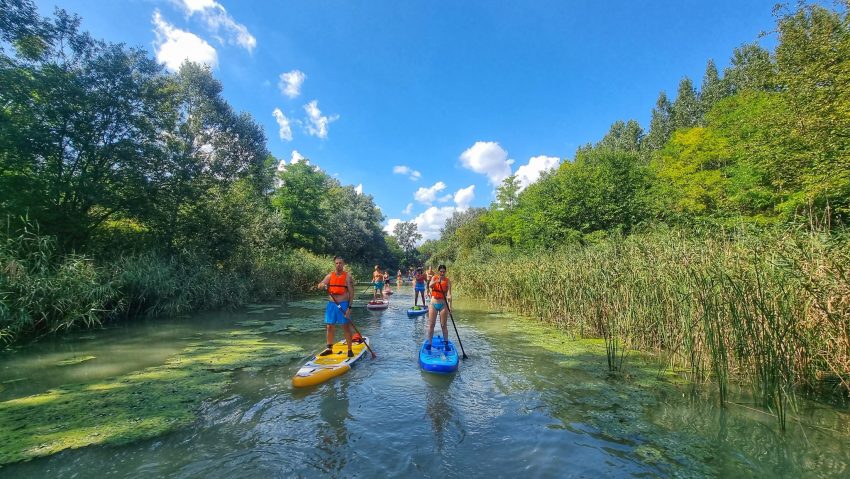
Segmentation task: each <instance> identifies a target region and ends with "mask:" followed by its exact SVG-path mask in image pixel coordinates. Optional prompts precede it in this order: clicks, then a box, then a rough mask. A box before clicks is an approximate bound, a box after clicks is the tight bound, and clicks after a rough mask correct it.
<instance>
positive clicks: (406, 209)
mask: <svg viewBox="0 0 850 479" xmlns="http://www.w3.org/2000/svg"><path fill="white" fill-rule="evenodd" d="M411 211H413V203H408V204H407V206H405V207H404V209H403V210H401V214H403V215H409V214H410V212H411Z"/></svg>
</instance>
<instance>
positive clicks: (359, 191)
mask: <svg viewBox="0 0 850 479" xmlns="http://www.w3.org/2000/svg"><path fill="white" fill-rule="evenodd" d="M354 192H355V193H357V194H358V195H362V194H363V183H360V184H359V185H357V186H355V187H354Z"/></svg>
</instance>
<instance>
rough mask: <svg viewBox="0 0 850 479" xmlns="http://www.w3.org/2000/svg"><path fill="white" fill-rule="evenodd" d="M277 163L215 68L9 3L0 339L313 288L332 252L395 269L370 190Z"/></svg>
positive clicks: (302, 165) (0, 55)
mask: <svg viewBox="0 0 850 479" xmlns="http://www.w3.org/2000/svg"><path fill="white" fill-rule="evenodd" d="M281 164H282V162H281V161H280V160H279V159H277V158H275V157H274V156H273V155H272V154H271V153H270V152H269V151H268V148H267V140H266V136H265V134H264V132H263V130H262V128H261V127H260V125H258V124H257V122H256V121H255V120H254V118H252V117H251V115H249V114H247V113H244V112H238V111H236V110H235V109H234V108H233V107H232V106H231V105H230V104H228V102H227V101H226V100H225V99H224V97H223V86H222V84H221V82H220V81H218V80H217V79H216V78H215V77H214V76H213V74H212V72H211V70H210V68H209V67H206V66H201V65H197V64H193V63H185V64H183V65H182V67H181V68H180V69H179V71H177V72H176V73H170V72H167V71H166V70H164V67H163V66H162V65H160V64H158V63H157V61H156V60H155V59H154V58H153V57H152V55H151V54H150V53H149V52H147V51H145V50H143V49H141V48H138V47H132V46H127V45H125V44H122V43H111V42H107V41H104V40H99V39H95V38H93V37H92V36H91V35H90V34H89V33H87V32H85V31H83V30H82V29H81V19H80V17H78V16H76V15H74V14H71V13H69V12H67V11H65V10H62V9H56V10H55V11H54V13H53V15H52V16H49V17H42V16H41V15H39V13H38V12H37V9H36V7H35V5H34V4H33V2H32V1H31V0H0V218H3V220H4V225H3V228H0V230H2V231H0V269H2V271H3V274H2V275H0V340H3V339H4V338H5V339H6V340H15V339H16V338H18V337H21V336H22V335H27V334H29V333H40V332H45V331H52V330H57V329H63V328H68V327H72V326H75V325H80V324H85V325H91V324H95V323H97V322H99V321H100V320H102V319H104V318H110V317H116V316H121V317H126V316H132V315H136V314H161V313H163V312H179V311H185V310H191V309H197V308H205V307H222V306H227V305H231V304H239V303H241V302H244V301H248V300H252V299H261V298H267V297H274V296H277V295H281V294H290V293H295V292H298V291H303V290H304V289H305V288H307V287H308V286H309V284H312V283H314V282H315V281H313V280H314V279H315V278H311V279H310V281H309V282H305V281H303V279H304V278H308V277H310V276H311V275H317V274H320V271H321V270H322V269H325V268H328V267H329V266H328V264H329V262H327V261H325V262H324V264H323V263H322V261H321V259H320V257H321V256H322V255H330V254H338V253H342V254H345V255H346V259H347V260H348V261H349V262H351V263H353V264H357V263H360V264H374V263H382V264H384V265H389V266H395V265H396V264H397V263H398V260H399V258H400V257H401V251H400V249H399V248H398V246H397V245H396V244H395V243H394V242H393V241H392V240H390V241H389V242H388V237H387V236H386V235H385V234H384V232H383V231H382V228H381V222H382V221H383V219H384V217H383V214H382V213H381V211H380V209H379V208H378V207H377V206H376V205H375V203H374V200H373V198H372V197H371V196H369V195H363V194H360V193H358V192H357V191H355V189H354V188H353V187H352V186H347V185H343V184H341V183H340V182H339V181H338V180H336V179H334V178H332V177H331V176H329V175H328V174H327V173H325V172H324V171H322V170H321V169H319V168H317V167H315V166H314V165H311V164H310V162H309V160H304V161H301V162H295V163H290V164H286V165H285V166H283V167H282V168H281V167H279V165H281ZM63 295H64V296H63ZM59 304H61V307H60V306H58V305H59ZM10 338H11V339H10Z"/></svg>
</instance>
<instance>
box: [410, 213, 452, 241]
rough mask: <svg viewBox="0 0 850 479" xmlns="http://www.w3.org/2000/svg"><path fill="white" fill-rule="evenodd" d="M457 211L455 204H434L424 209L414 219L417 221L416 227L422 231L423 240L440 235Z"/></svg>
mask: <svg viewBox="0 0 850 479" xmlns="http://www.w3.org/2000/svg"><path fill="white" fill-rule="evenodd" d="M454 212H455V207H454V206H442V207H439V208H438V207H436V206H432V207H430V208H428V209H427V210H425V211H423V212H422V213H421V214H419V215H418V216H417V217H416V218H414V219H413V220H412V221H413V222H414V223H416V228H417V229H418V230H419V232H420V233H422V241H427V240H429V239H437V238H439V237H440V230H441V229H443V226H445V225H446V220H447V219H449V218H451V216H452V215H453V214H454Z"/></svg>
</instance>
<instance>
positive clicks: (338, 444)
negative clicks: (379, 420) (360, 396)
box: [316, 380, 351, 476]
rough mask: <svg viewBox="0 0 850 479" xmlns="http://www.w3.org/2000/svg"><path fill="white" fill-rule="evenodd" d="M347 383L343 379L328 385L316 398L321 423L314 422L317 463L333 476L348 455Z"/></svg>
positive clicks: (349, 414)
mask: <svg viewBox="0 0 850 479" xmlns="http://www.w3.org/2000/svg"><path fill="white" fill-rule="evenodd" d="M348 384H349V382H348V381H345V380H343V381H336V382H334V383H332V384H329V385H328V386H329V387H328V388H327V390H326V391H324V394H322V395H321V399H320V401H319V417H320V418H321V419H322V422H319V423H318V424H317V429H318V430H317V434H316V439H317V445H316V448H317V449H318V450H319V451H321V452H320V454H319V461H318V462H319V464H317V466H318V468H319V469H320V470H321V471H322V472H324V473H327V474H330V475H332V476H337V475H338V473H339V472H341V471H342V470H343V469H344V468H345V466H346V464H347V463H348V459H349V457H350V454H349V453H348V452H347V451H346V449H347V448H348V444H349V442H350V441H349V438H350V433H349V431H348V427H347V425H346V422H347V421H348V420H350V419H351V413H350V411H349V397H348Z"/></svg>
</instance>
